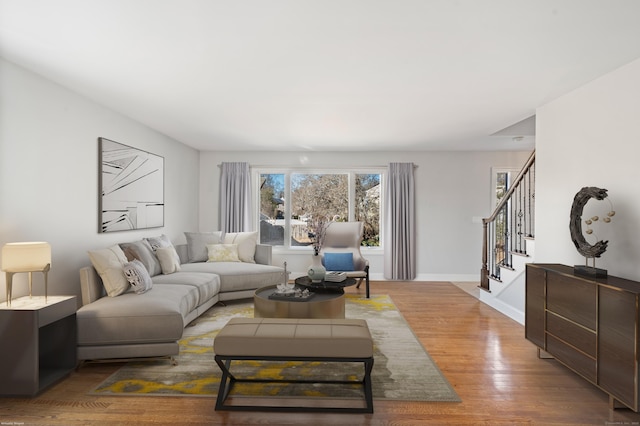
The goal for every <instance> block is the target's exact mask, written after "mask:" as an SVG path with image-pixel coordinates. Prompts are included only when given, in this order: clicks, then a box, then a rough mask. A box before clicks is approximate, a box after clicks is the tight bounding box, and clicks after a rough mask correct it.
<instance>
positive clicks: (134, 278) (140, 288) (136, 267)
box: [122, 259, 153, 294]
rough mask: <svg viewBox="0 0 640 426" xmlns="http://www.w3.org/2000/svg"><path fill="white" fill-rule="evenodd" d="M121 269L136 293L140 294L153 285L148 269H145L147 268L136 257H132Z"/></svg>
mask: <svg viewBox="0 0 640 426" xmlns="http://www.w3.org/2000/svg"><path fill="white" fill-rule="evenodd" d="M122 270H123V272H124V276H125V277H126V278H127V281H129V284H131V287H133V291H135V293H136V294H142V293H144V292H146V291H148V290H150V289H151V287H153V281H151V275H149V271H147V268H145V267H144V265H143V264H142V262H140V261H139V260H138V259H134V260H132V261H131V262H129V263H127V264H126V265H124V267H123V268H122Z"/></svg>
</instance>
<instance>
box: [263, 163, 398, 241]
mask: <svg viewBox="0 0 640 426" xmlns="http://www.w3.org/2000/svg"><path fill="white" fill-rule="evenodd" d="M293 173H303V174H332V173H333V174H345V175H348V191H349V213H348V216H349V217H348V220H349V221H353V220H355V219H354V218H355V204H354V203H355V198H356V197H355V196H356V188H355V179H356V175H360V174H378V175H380V224H379V227H380V228H379V237H380V245H379V246H375V247H368V246H361V247H360V250H364V251H377V250H379V251H382V249H383V247H384V237H383V236H384V229H383V228H384V214H385V193H386V190H385V188H386V180H387V179H386V178H387V169H386V168H385V167H360V168H355V169H354V168H346V167H345V168H340V167H339V168H329V167H321V168H313V169H310V168H291V167H276V166H273V167H270V166H269V167H265V166H262V167H255V168H253V167H252V168H251V175H252V176H251V178H252V179H253V182H254V183H255V184H254V185H252V186H253V200H254V205H255V206H256V208H255V209H254V218H253V222H254V226H255V227H256V229H258V233H259V232H260V175H262V174H284V192H285V198H286V197H288V199H287V202H286V203H285V211H284V217H285V221H286V223H285V227H284V241H285V244H284V245H282V246H273V247H274V249H276V250H278V251H289V250H290V251H295V252H299V251H311V250H312V248H311V247H310V246H300V247H296V246H291V226H290V225H289V220H290V219H291V203H290V202H289V200H290V194H291V174H293ZM258 241H260V235H258Z"/></svg>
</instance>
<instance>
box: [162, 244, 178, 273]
mask: <svg viewBox="0 0 640 426" xmlns="http://www.w3.org/2000/svg"><path fill="white" fill-rule="evenodd" d="M156 256H157V257H158V260H159V261H160V266H161V267H162V273H163V274H165V275H167V274H173V273H174V272H178V271H180V256H178V252H176V249H175V247H173V246H170V247H158V248H157V249H156Z"/></svg>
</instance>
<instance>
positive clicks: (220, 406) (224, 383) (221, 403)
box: [215, 355, 373, 413]
mask: <svg viewBox="0 0 640 426" xmlns="http://www.w3.org/2000/svg"><path fill="white" fill-rule="evenodd" d="M243 359H244V360H254V361H274V360H277V361H286V360H289V361H321V362H322V361H323V362H362V363H363V365H364V376H363V378H362V380H361V381H352V380H347V381H342V380H341V381H332V380H325V381H322V380H281V379H244V378H240V379H238V378H236V377H234V376H233V374H232V373H231V370H230V368H231V361H232V360H243ZM215 361H216V363H217V364H218V366H219V367H220V370H222V377H221V378H220V387H219V389H218V396H217V398H216V408H215V409H216V410H233V411H241V410H248V411H286V412H296V411H308V412H333V413H373V391H372V383H371V371H372V370H373V357H371V358H360V359H353V358H351V359H344V358H321V359H311V358H299V357H292V358H282V357H260V358H256V357H242V356H239V357H229V356H220V355H215ZM236 381H239V382H247V383H260V382H262V383H278V382H280V383H334V384H360V385H361V386H362V388H363V391H364V401H365V407H364V408H342V407H308V406H295V407H291V406H289V407H280V406H263V405H225V401H226V400H227V398H228V396H229V394H230V392H231V389H232V388H233V385H234V384H235V382H236Z"/></svg>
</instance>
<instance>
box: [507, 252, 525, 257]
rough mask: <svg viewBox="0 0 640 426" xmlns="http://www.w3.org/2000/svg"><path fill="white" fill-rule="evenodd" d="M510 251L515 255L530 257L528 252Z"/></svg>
mask: <svg viewBox="0 0 640 426" xmlns="http://www.w3.org/2000/svg"><path fill="white" fill-rule="evenodd" d="M509 253H511V254H512V255H514V256H520V257H529V255H528V254H527V253H520V252H517V251H510V252H509Z"/></svg>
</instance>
